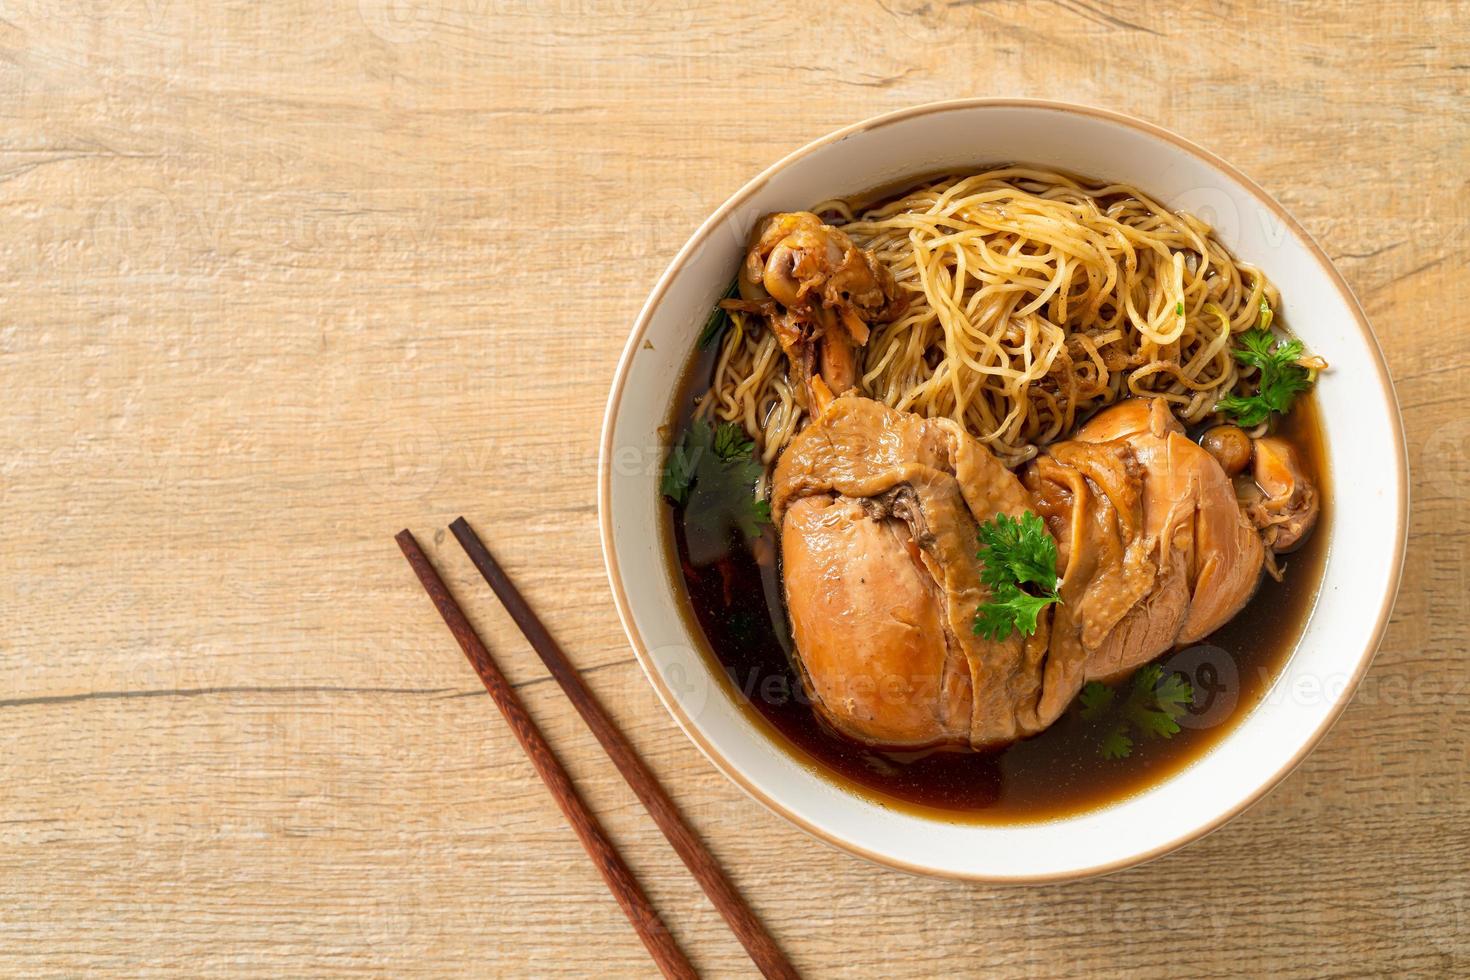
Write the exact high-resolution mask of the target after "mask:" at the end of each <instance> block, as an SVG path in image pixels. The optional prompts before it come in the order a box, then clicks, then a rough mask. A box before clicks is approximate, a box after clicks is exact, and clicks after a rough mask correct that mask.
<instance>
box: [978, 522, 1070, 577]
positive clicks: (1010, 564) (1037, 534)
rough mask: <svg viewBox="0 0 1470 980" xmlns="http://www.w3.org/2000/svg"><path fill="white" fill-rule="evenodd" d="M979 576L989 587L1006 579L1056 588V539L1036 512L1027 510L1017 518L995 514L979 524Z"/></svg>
mask: <svg viewBox="0 0 1470 980" xmlns="http://www.w3.org/2000/svg"><path fill="white" fill-rule="evenodd" d="M980 542H981V545H982V547H981V548H980V555H979V557H980V560H981V561H983V562H984V563H985V568H984V569H983V570H982V571H981V573H980V580H981V581H982V582H984V583H985V584H986V585H989V586H991V587H992V588H994V587H998V586H1000V585H1004V584H1006V583H1009V582H1014V583H1018V584H1022V585H1024V584H1026V583H1028V582H1029V583H1032V584H1033V585H1039V586H1041V588H1043V589H1046V590H1049V591H1053V592H1054V591H1055V590H1056V587H1057V543H1056V542H1055V541H1053V540H1052V536H1051V534H1050V533H1049V532H1048V531H1047V529H1046V525H1045V524H1043V523H1042V520H1041V518H1040V517H1038V516H1037V515H1035V514H1033V513H1031V512H1030V511H1027V512H1026V513H1024V514H1022V515H1021V517H1020V519H1019V520H1017V519H1014V518H1012V517H1010V516H1009V515H1007V514H996V515H995V519H994V520H992V521H991V522H990V523H988V524H982V525H980Z"/></svg>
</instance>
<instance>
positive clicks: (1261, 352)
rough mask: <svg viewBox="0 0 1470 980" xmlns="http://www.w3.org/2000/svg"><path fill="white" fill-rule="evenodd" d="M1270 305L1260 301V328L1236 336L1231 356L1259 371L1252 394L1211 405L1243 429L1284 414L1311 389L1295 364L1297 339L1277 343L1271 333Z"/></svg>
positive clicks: (1298, 352) (1301, 351)
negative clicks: (1238, 339)
mask: <svg viewBox="0 0 1470 980" xmlns="http://www.w3.org/2000/svg"><path fill="white" fill-rule="evenodd" d="M1272 318H1273V315H1272V313H1271V306H1270V304H1268V303H1267V302H1266V301H1265V300H1261V323H1260V326H1258V327H1256V328H1254V329H1252V330H1247V331H1246V332H1245V333H1243V334H1241V335H1240V346H1239V347H1237V348H1236V349H1235V350H1234V351H1233V352H1232V353H1234V355H1235V359H1236V360H1237V361H1239V362H1240V363H1242V364H1244V365H1245V366H1246V367H1253V368H1255V369H1256V370H1257V371H1258V372H1259V376H1258V377H1257V378H1256V393H1255V394H1254V395H1226V396H1224V397H1223V398H1221V399H1220V400H1219V401H1218V402H1216V403H1215V411H1217V412H1221V413H1224V414H1228V415H1233V416H1235V421H1236V422H1237V423H1239V424H1240V425H1242V426H1244V427H1245V428H1248V429H1249V428H1253V427H1254V426H1257V425H1260V424H1261V423H1262V422H1264V421H1266V420H1267V419H1268V418H1270V417H1271V413H1272V412H1280V413H1281V414H1283V415H1285V414H1286V413H1287V412H1289V411H1291V402H1292V399H1293V398H1295V397H1296V396H1297V395H1298V394H1299V393H1301V392H1303V391H1306V390H1307V389H1308V388H1310V387H1311V386H1312V374H1311V372H1310V371H1308V370H1307V369H1306V368H1304V367H1302V366H1301V365H1300V364H1298V363H1297V362H1298V361H1299V360H1301V358H1302V357H1303V356H1305V354H1306V348H1304V347H1303V346H1302V342H1301V341H1300V340H1287V341H1279V340H1278V339H1277V337H1276V335H1275V334H1273V333H1272V332H1271V320H1272Z"/></svg>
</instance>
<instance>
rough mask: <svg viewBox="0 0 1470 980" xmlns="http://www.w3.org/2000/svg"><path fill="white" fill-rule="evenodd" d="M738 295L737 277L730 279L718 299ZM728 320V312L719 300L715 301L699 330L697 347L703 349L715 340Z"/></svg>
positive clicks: (738, 281) (738, 283) (738, 282)
mask: <svg viewBox="0 0 1470 980" xmlns="http://www.w3.org/2000/svg"><path fill="white" fill-rule="evenodd" d="M739 295H740V280H739V279H738V278H736V279H732V280H731V281H730V288H729V289H726V290H725V292H724V293H723V295H721V296H720V299H722V300H723V299H734V298H735V297H736V296H739ZM728 322H730V314H729V313H727V312H726V311H725V310H724V309H723V308H722V307H721V306H720V302H719V300H716V301H715V308H714V309H712V310H710V311H709V317H708V319H706V320H705V321H704V329H703V330H701V331H700V332H699V349H700V350H704V349H705V348H707V347H709V345H710V344H712V343H714V342H715V338H716V337H718V336H719V335H720V334H721V333H723V332H724V330H725V324H726V323H728Z"/></svg>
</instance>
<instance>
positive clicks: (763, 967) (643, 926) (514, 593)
mask: <svg viewBox="0 0 1470 980" xmlns="http://www.w3.org/2000/svg"><path fill="white" fill-rule="evenodd" d="M449 529H450V530H451V531H453V532H454V536H455V538H457V539H458V540H459V543H460V546H461V547H463V548H464V550H465V553H466V554H467V555H469V558H470V561H471V562H473V563H474V565H475V567H476V568H477V569H479V571H480V574H481V575H483V576H484V577H485V581H486V582H488V583H489V585H490V588H491V589H492V590H493V591H494V592H495V595H496V596H497V597H498V598H499V599H500V602H501V604H502V605H503V606H505V611H506V612H508V613H509V614H510V617H511V619H513V620H515V623H516V625H517V626H519V627H520V629H521V632H522V633H523V634H525V637H526V639H527V640H528V641H530V644H531V646H532V647H533V648H534V649H535V650H536V653H537V654H539V655H540V657H541V660H542V662H543V663H545V664H546V668H547V669H548V670H549V671H551V676H552V677H554V678H556V682H557V683H558V684H559V685H561V689H562V691H563V693H565V694H566V696H567V698H568V699H569V700H570V701H571V702H572V704H573V706H574V707H576V709H577V712H578V713H579V714H580V715H581V716H582V720H583V721H584V722H586V723H587V727H588V728H590V729H592V734H593V735H596V736H597V740H598V741H599V742H601V743H602V748H603V750H604V751H605V752H607V754H608V757H609V758H611V759H612V761H613V764H614V765H616V766H617V767H618V771H619V772H621V773H622V774H623V778H624V779H625V780H627V782H628V785H629V786H630V787H632V789H633V792H634V793H635V794H636V795H637V796H638V799H639V800H640V801H641V802H642V803H643V806H644V808H645V809H647V810H648V813H649V815H650V816H651V817H653V821H654V823H656V824H658V827H659V829H660V830H662V831H663V834H664V837H666V838H668V841H669V843H670V844H672V845H673V848H674V850H675V851H676V852H677V853H678V855H679V857H680V858H682V859H683V861H684V865H685V866H686V867H687V868H688V869H689V871H690V873H691V874H693V875H694V877H695V879H696V880H697V881H698V882H699V885H700V887H701V888H703V889H704V893H705V895H707V896H708V897H709V900H710V901H711V902H712V903H714V906H715V908H716V909H717V910H719V913H720V915H721V916H723V917H724V919H725V922H726V924H727V925H729V927H730V929H731V931H733V932H734V933H735V938H737V939H739V940H740V944H741V945H742V946H744V947H745V951H746V952H747V953H749V954H750V958H751V959H752V960H753V961H754V962H755V965H756V966H757V967H758V968H759V969H760V971H761V973H762V974H764V975H765V976H767V977H790V978H795V977H797V976H798V974H797V972H796V970H795V968H793V967H792V966H791V964H790V963H789V962H788V961H787V960H786V957H785V956H784V955H783V954H782V952H781V950H780V948H779V947H777V945H776V942H775V940H773V939H772V938H771V936H770V934H769V933H767V932H766V930H765V928H764V927H763V926H762V925H761V924H760V920H758V919H757V918H756V917H755V915H754V914H753V913H752V912H751V911H750V908H749V907H748V906H747V905H746V904H745V901H744V899H742V898H741V897H740V893H739V892H737V891H736V890H735V886H734V885H732V884H730V881H729V879H728V878H726V877H725V873H724V872H723V871H722V870H721V869H720V866H719V864H718V863H716V861H715V859H714V857H713V856H711V855H710V853H709V851H708V850H706V849H705V846H704V844H703V843H702V842H701V841H700V839H699V838H698V837H696V836H695V834H694V832H693V831H692V830H690V828H689V825H688V824H687V823H685V822H684V818H683V816H682V815H681V814H680V813H679V810H678V808H677V807H676V806H674V801H673V800H671V799H670V798H669V795H668V793H666V792H665V791H664V788H663V786H661V785H660V784H659V782H658V780H657V778H655V777H654V775H653V773H652V772H651V771H649V769H648V767H647V766H646V765H644V764H643V760H642V759H641V758H639V757H638V754H637V753H636V752H635V751H634V750H633V746H632V745H631V744H629V742H628V740H627V739H626V738H625V737H624V736H623V733H622V732H621V731H619V730H618V728H617V726H616V725H614V724H613V720H612V718H610V717H609V716H608V714H607V712H606V711H605V710H604V709H603V707H602V705H601V703H600V702H598V700H597V698H596V697H595V696H594V695H593V693H592V691H591V690H590V689H589V688H588V687H587V685H586V684H585V683H584V682H583V681H582V677H581V675H580V674H579V673H578V672H577V668H576V667H575V666H574V665H573V664H572V662H571V660H569V659H568V658H567V655H566V653H565V652H564V651H563V650H562V648H561V646H560V644H558V643H557V642H556V640H555V639H553V638H552V636H551V634H550V633H549V632H548V631H547V629H546V626H545V624H543V623H542V622H541V619H540V618H539V617H538V616H537V615H536V613H535V612H534V611H533V610H532V609H531V607H530V606H529V605H528V604H527V603H526V600H525V597H524V596H522V595H521V593H520V590H519V589H517V588H516V587H515V583H513V582H512V581H511V580H510V577H509V576H508V575H506V574H505V570H504V569H502V568H501V567H500V563H499V562H497V561H496V560H495V557H494V556H493V555H491V554H490V550H489V549H488V548H486V547H485V544H484V542H483V541H481V540H480V537H479V535H477V534H475V532H474V529H473V528H471V527H470V525H469V522H467V521H466V520H465V519H464V518H463V517H461V518H459V519H458V520H456V521H455V522H454V523H453V524H451V525H449ZM395 540H396V541H397V542H398V547H399V548H400V549H401V550H402V551H403V556H404V557H405V558H407V559H408V563H409V565H410V566H411V567H412V568H413V571H414V574H415V575H417V576H418V579H419V582H420V583H421V584H422V585H423V587H424V591H425V592H427V593H428V594H429V599H430V600H432V601H433V603H434V606H435V608H436V609H438V610H439V615H440V616H441V617H443V619H444V623H445V625H446V626H448V627H449V632H451V633H452V634H454V638H455V639H456V640H458V641H459V646H460V649H462V650H463V651H464V655H465V656H466V657H467V658H469V661H470V666H472V667H474V669H475V673H477V674H479V675H480V680H481V681H483V682H484V684H485V690H487V691H489V692H490V697H491V698H492V699H494V701H495V705H496V707H498V708H499V709H500V713H501V714H502V715H504V716H505V720H506V722H507V724H509V725H510V729H511V732H512V733H513V734H514V735H515V737H516V740H517V741H518V742H520V743H521V748H522V749H524V750H525V752H526V755H527V757H529V758H530V760H531V764H532V765H533V766H535V767H536V772H537V773H538V774H539V775H540V776H541V779H542V781H543V782H544V783H546V787H547V789H549V790H551V795H552V797H553V798H554V799H555V800H556V803H557V806H559V807H561V811H562V813H563V814H564V815H565V816H566V818H567V821H568V822H569V823H570V824H571V825H572V829H573V830H574V831H576V833H577V837H578V838H580V839H581V841H582V846H583V847H584V848H586V849H587V854H588V856H589V857H591V858H592V862H593V864H595V865H596V866H597V870H598V871H599V872H601V874H602V879H603V881H605V882H606V883H607V887H608V888H609V889H610V890H611V891H612V893H613V897H614V898H616V899H617V901H618V904H619V905H621V906H622V908H623V912H624V913H625V914H626V915H627V916H628V921H630V922H631V923H632V924H633V928H634V929H636V930H637V931H638V937H639V938H640V939H641V940H642V941H643V945H644V946H645V947H647V949H648V952H649V954H650V955H652V956H653V959H654V961H655V962H656V963H657V964H658V968H659V970H660V971H661V972H662V973H663V975H664V976H666V977H694V976H697V974H696V973H695V972H694V968H693V967H692V966H691V965H690V964H689V960H688V959H687V958H686V957H685V956H684V953H683V951H682V950H680V949H679V946H678V944H677V943H675V942H674V938H673V936H672V935H671V934H670V933H669V930H668V928H667V927H666V926H665V925H664V924H663V921H662V920H661V919H660V918H659V915H658V912H657V911H655V910H654V908H653V904H652V903H651V902H650V901H649V900H648V896H647V895H645V894H644V892H643V888H642V887H641V886H640V885H639V884H638V880H637V879H636V878H634V877H633V872H632V871H630V870H629V868H628V866H627V864H626V863H625V862H624V861H623V859H622V857H621V856H620V855H619V854H618V852H617V849H616V848H615V847H614V846H613V843H612V841H611V840H609V839H608V836H607V834H606V832H604V831H603V829H602V825H601V824H600V823H599V822H598V820H597V817H596V816H594V815H593V813H592V811H591V810H589V809H588V808H587V804H586V803H585V802H584V801H583V800H582V797H581V795H580V794H579V793H578V792H577V789H576V787H575V786H573V785H572V781H571V779H570V777H568V776H567V772H566V770H565V769H563V768H562V765H561V763H560V762H559V761H558V760H557V758H556V755H555V754H554V753H553V752H552V751H551V746H550V745H548V744H547V742H546V739H545V738H544V737H543V736H542V734H541V731H540V729H538V728H537V727H536V723H535V722H534V721H532V720H531V716H530V715H528V714H527V713H526V709H525V707H524V706H523V705H522V704H521V700H520V698H519V697H517V695H516V693H515V690H514V689H513V688H512V687H511V686H510V683H509V682H508V681H507V680H506V679H505V675H504V674H502V673H501V672H500V668H499V667H497V666H496V664H495V659H494V658H493V657H492V656H491V655H490V651H489V650H488V649H487V648H486V647H485V643H484V641H482V640H481V639H480V636H479V634H478V633H476V632H475V628H474V626H472V625H471V624H470V621H469V619H467V618H466V617H465V614H464V610H462V609H461V608H460V607H459V603H458V602H456V601H455V599H454V596H453V595H452V594H451V593H450V591H449V587H448V586H447V585H445V584H444V580H443V579H442V578H440V577H439V573H438V571H436V570H435V568H434V565H433V563H432V562H431V561H430V560H429V557H428V556H427V555H426V554H424V551H423V549H422V548H420V547H419V543H418V541H417V540H416V539H415V538H414V536H413V534H412V532H410V531H408V530H403V531H400V532H399V533H398V535H397V536H396V537H395Z"/></svg>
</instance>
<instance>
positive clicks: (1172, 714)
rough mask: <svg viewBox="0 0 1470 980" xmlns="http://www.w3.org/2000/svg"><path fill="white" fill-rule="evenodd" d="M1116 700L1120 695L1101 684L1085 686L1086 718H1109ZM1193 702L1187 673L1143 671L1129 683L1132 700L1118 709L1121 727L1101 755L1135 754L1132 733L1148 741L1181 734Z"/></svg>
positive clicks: (1102, 745)
mask: <svg viewBox="0 0 1470 980" xmlns="http://www.w3.org/2000/svg"><path fill="white" fill-rule="evenodd" d="M1116 700H1117V698H1116V692H1115V691H1114V690H1113V689H1112V688H1111V687H1108V686H1107V685H1106V684H1100V683H1098V682H1097V681H1090V682H1088V683H1087V684H1086V685H1084V686H1083V688H1082V693H1081V695H1080V696H1079V697H1078V701H1079V702H1080V703H1081V705H1082V717H1083V718H1084V719H1085V720H1087V721H1100V720H1102V719H1103V718H1105V717H1106V716H1107V715H1108V714H1109V712H1111V711H1112V710H1113V704H1114V702H1115V701H1116ZM1193 703H1194V688H1192V687H1190V685H1189V681H1187V680H1185V679H1184V675H1183V674H1169V675H1168V676H1167V677H1166V676H1164V669H1163V668H1162V667H1160V666H1159V665H1158V664H1149V665H1148V666H1146V667H1142V668H1140V669H1139V670H1138V671H1137V672H1136V673H1134V675H1133V680H1132V682H1131V683H1130V684H1129V687H1128V697H1127V698H1126V699H1124V701H1123V704H1122V707H1121V708H1119V709H1118V714H1119V718H1118V721H1117V724H1115V725H1113V726H1112V727H1110V728H1109V729H1108V731H1107V732H1106V734H1104V735H1103V737H1102V741H1101V742H1099V743H1098V747H1097V750H1098V754H1099V755H1101V756H1102V757H1103V758H1104V759H1126V758H1127V757H1128V756H1129V755H1131V754H1132V753H1133V737H1132V736H1131V735H1130V734H1129V733H1130V732H1132V733H1134V734H1136V735H1140V736H1146V737H1148V738H1173V737H1174V736H1175V735H1177V734H1178V733H1179V719H1180V718H1182V717H1183V716H1184V713H1185V711H1187V710H1188V709H1189V706H1190V705H1191V704H1193Z"/></svg>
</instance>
